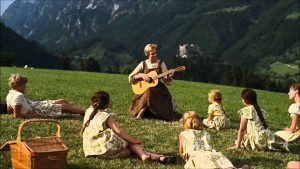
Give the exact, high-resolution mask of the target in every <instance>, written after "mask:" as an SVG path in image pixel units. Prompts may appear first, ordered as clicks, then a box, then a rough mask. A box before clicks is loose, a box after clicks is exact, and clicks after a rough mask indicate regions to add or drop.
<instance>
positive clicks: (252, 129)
mask: <svg viewBox="0 0 300 169" xmlns="http://www.w3.org/2000/svg"><path fill="white" fill-rule="evenodd" d="M261 111H262V112H263V115H264V114H265V111H264V110H261ZM238 113H239V114H240V116H241V117H243V118H246V119H247V120H248V122H247V129H246V131H245V133H244V137H243V139H242V143H241V146H242V147H244V148H246V149H252V150H275V151H278V150H284V151H289V149H288V143H287V142H286V141H284V140H283V139H281V138H279V137H277V136H276V135H275V134H274V133H273V132H272V131H270V130H269V129H265V128H264V126H263V125H262V122H261V121H260V119H259V116H258V114H257V112H256V110H255V108H254V107H253V106H247V107H244V108H242V109H240V110H239V111H238Z"/></svg>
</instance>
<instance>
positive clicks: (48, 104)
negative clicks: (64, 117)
mask: <svg viewBox="0 0 300 169" xmlns="http://www.w3.org/2000/svg"><path fill="white" fill-rule="evenodd" d="M27 82H28V79H27V77H26V76H22V75H18V74H12V75H11V76H10V78H9V79H8V86H9V88H10V90H9V93H8V95H7V96H6V105H7V112H9V113H11V114H13V116H14V118H19V117H37V116H39V117H58V116H60V115H61V113H62V112H68V113H73V114H83V113H84V109H82V108H79V107H76V106H73V105H71V104H70V103H69V102H67V101H65V100H64V99H58V100H45V101H30V100H27V98H26V97H25V95H24V93H25V89H26V84H27Z"/></svg>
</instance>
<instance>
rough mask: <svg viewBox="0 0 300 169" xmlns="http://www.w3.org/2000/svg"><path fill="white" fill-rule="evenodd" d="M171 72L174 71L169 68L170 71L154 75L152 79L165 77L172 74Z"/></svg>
mask: <svg viewBox="0 0 300 169" xmlns="http://www.w3.org/2000/svg"><path fill="white" fill-rule="evenodd" d="M171 72H172V70H168V71H166V72H164V73H161V74H159V75H156V76H154V77H153V78H152V79H153V80H156V79H159V78H161V77H164V76H166V75H168V74H170V73H171Z"/></svg>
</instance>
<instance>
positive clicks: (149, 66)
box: [128, 44, 180, 121]
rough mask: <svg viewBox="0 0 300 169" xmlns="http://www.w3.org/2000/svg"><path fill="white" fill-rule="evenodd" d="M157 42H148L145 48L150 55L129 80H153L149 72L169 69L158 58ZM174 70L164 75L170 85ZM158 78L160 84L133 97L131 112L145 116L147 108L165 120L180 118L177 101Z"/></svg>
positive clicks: (133, 81)
mask: <svg viewBox="0 0 300 169" xmlns="http://www.w3.org/2000/svg"><path fill="white" fill-rule="evenodd" d="M156 49H157V45H156V44H147V45H146V47H145V48H144V53H145V55H146V56H147V57H148V59H147V60H145V61H142V62H140V64H139V65H138V66H137V67H136V68H135V69H134V70H133V72H132V73H131V74H130V75H129V77H128V78H129V82H130V83H131V84H136V83H138V82H139V81H146V82H149V83H150V82H151V81H152V80H153V79H152V78H151V77H150V76H148V73H150V72H152V71H156V73H157V74H161V73H163V72H166V71H168V69H167V66H166V64H165V63H164V62H162V61H160V60H158V59H157V55H156ZM173 74H174V71H170V73H169V74H168V75H166V76H164V77H163V78H161V79H162V81H163V82H164V83H165V84H167V85H170V83H171V81H172V78H171V77H172V76H173ZM164 83H162V82H161V80H160V79H159V80H158V84H157V85H156V86H154V87H150V88H148V89H147V90H145V91H144V92H143V93H142V94H135V95H134V96H133V98H132V101H131V104H130V107H129V110H128V111H129V113H130V114H131V115H133V116H136V117H137V118H143V116H144V113H145V111H146V110H149V111H150V112H151V113H152V114H153V115H154V116H156V117H157V118H160V119H163V120H167V121H170V120H178V119H179V118H180V117H179V114H178V113H177V112H176V111H175V110H174V107H175V105H174V104H175V103H174V102H173V100H172V96H171V94H170V92H169V90H168V88H167V87H166V86H165V85H164Z"/></svg>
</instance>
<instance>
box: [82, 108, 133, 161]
mask: <svg viewBox="0 0 300 169" xmlns="http://www.w3.org/2000/svg"><path fill="white" fill-rule="evenodd" d="M92 112H93V108H92V107H90V108H88V109H87V110H86V112H85V116H84V124H85V123H86V121H87V120H88V119H89V117H90V115H91V113H92ZM109 116H111V114H109V113H107V112H105V111H104V110H98V112H97V113H96V115H95V116H94V118H93V119H92V120H91V121H90V123H89V125H88V126H87V127H86V128H85V130H84V132H83V151H84V155H85V156H86V157H91V156H100V157H106V158H117V157H119V156H120V152H121V151H122V150H123V149H125V148H126V147H127V146H128V142H127V141H125V140H123V139H122V138H120V137H119V136H118V135H116V134H115V133H114V131H113V130H112V129H110V128H108V127H107V125H106V120H107V119H108V117H109Z"/></svg>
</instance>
